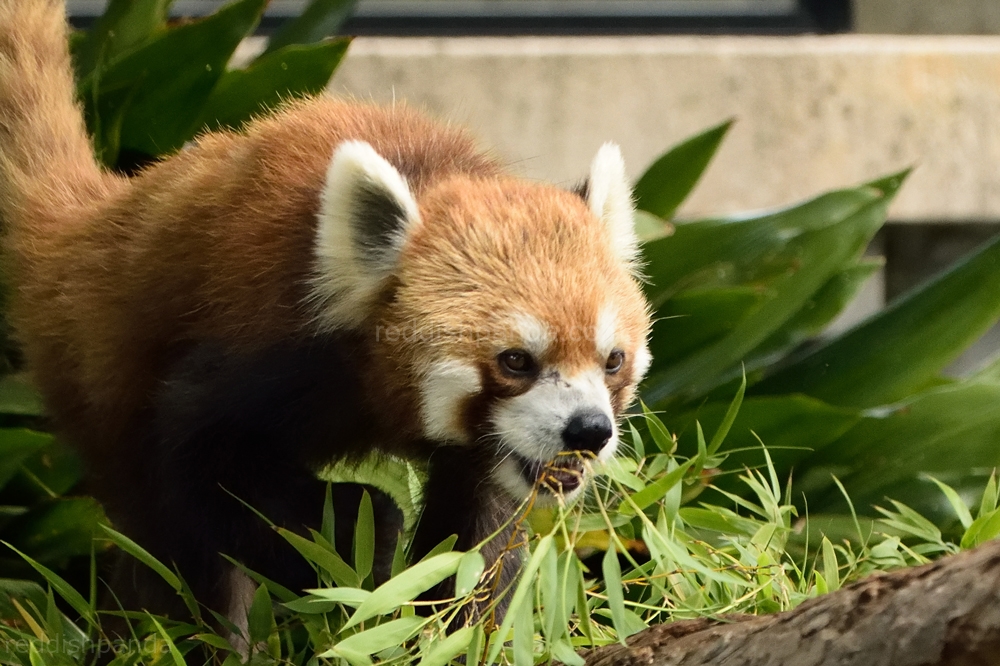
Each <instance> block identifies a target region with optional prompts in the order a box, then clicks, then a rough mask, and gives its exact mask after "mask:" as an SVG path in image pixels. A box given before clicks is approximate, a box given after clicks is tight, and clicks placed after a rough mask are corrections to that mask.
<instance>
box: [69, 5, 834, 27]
mask: <svg viewBox="0 0 1000 666" xmlns="http://www.w3.org/2000/svg"><path fill="white" fill-rule="evenodd" d="M96 4H97V3H96V2H95V1H94V0H69V8H70V14H71V16H72V17H73V22H74V23H75V24H77V25H80V26H85V25H87V24H88V23H90V22H91V21H92V20H93V18H94V14H95V13H96V12H95V9H94V7H95V6H96ZM219 4H220V3H219V2H211V1H206V2H197V1H195V2H192V1H191V0H187V1H185V0H178V1H177V2H175V11H177V12H179V13H186V14H200V13H207V12H209V11H212V10H214V9H215V8H216V7H217V6H218V5H219ZM304 4H305V0H302V1H301V2H296V1H295V0H285V2H276V3H273V4H272V6H271V8H270V9H269V10H268V12H267V13H266V14H265V17H264V21H263V22H262V23H261V32H262V33H265V34H266V33H267V32H269V31H270V30H273V29H274V27H275V26H277V25H279V24H280V23H281V21H282V20H284V19H285V18H287V17H288V16H290V15H293V14H295V13H297V12H298V11H299V10H300V9H301V6H303V5H304ZM713 4H715V3H713V2H712V1H711V0H709V1H707V2H706V1H704V0H702V1H699V0H684V1H682V2H670V1H669V0H667V1H663V0H614V1H613V2H601V1H600V0H464V1H463V0H401V1H396V2H391V3H385V2H383V3H380V4H369V5H365V4H361V6H359V7H358V9H357V11H356V12H355V14H354V16H352V17H351V18H350V19H349V20H348V21H347V23H346V24H345V25H344V27H343V30H342V32H344V33H345V34H353V35H399V36H419V35H442V36H457V35H616V34H617V35H621V34H626V35H635V34H644V35H652V34H800V33H809V32H816V33H834V32H845V31H849V30H851V28H852V24H853V22H852V14H851V0H795V2H789V3H786V4H787V5H788V7H787V8H780V9H777V10H775V9H772V8H768V7H758V8H755V7H752V6H750V5H752V3H747V7H746V8H744V9H740V8H738V7H737V8H736V9H733V8H732V7H727V8H724V9H723V10H722V11H720V9H719V8H718V7H715V8H713V7H712V5H713Z"/></svg>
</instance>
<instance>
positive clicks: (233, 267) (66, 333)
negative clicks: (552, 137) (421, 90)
mask: <svg viewBox="0 0 1000 666" xmlns="http://www.w3.org/2000/svg"><path fill="white" fill-rule="evenodd" d="M349 139H361V140H364V141H367V142H369V143H371V144H372V145H373V146H374V147H375V149H376V150H378V151H379V152H380V153H381V154H382V155H384V156H385V157H386V159H387V160H389V161H390V162H391V163H393V164H394V166H396V167H397V168H398V169H399V171H400V172H401V173H402V174H403V175H404V176H405V177H406V179H407V181H408V182H409V184H410V186H411V187H412V189H413V191H414V193H415V194H416V196H417V197H418V199H419V196H420V193H421V191H423V190H424V189H425V188H426V187H427V186H428V185H429V184H431V183H432V182H433V181H435V180H436V179H438V178H441V177H444V176H447V175H449V174H452V173H456V172H460V173H466V174H471V175H484V176H486V175H492V174H496V173H497V172H498V171H499V167H498V165H497V163H496V162H495V161H494V160H493V159H491V158H489V157H487V156H485V155H484V154H483V153H481V152H480V151H479V150H478V149H477V148H476V146H475V144H474V143H473V142H472V140H471V139H470V138H469V137H468V136H467V135H466V134H464V133H463V132H461V131H458V130H455V129H452V128H449V127H447V126H445V125H442V124H439V123H436V122H434V121H431V120H430V119H428V118H427V117H426V116H424V115H423V114H421V113H419V112H416V111H414V110H413V109H411V108H409V107H406V106H402V105H397V106H394V107H391V108H380V107H376V106H371V105H361V104H354V103H347V102H341V101H335V100H331V99H316V100H310V101H304V102H299V103H296V104H294V105H291V106H290V107H288V108H286V109H285V110H283V111H281V112H279V113H278V114H276V115H274V116H271V117H268V118H265V119H263V120H260V121H258V122H256V123H253V124H252V125H250V126H249V127H248V128H247V129H246V130H245V132H243V133H211V134H206V135H203V136H202V137H200V138H199V139H198V140H197V141H196V143H195V145H193V146H192V147H190V148H189V149H187V150H184V151H182V152H181V153H179V154H178V155H175V156H173V157H171V158H170V159H167V160H165V161H164V162H162V163H159V164H157V165H155V166H153V167H151V168H149V169H148V170H146V171H145V172H143V173H142V174H140V175H139V176H137V177H135V178H134V179H133V180H132V182H131V187H130V189H129V190H128V192H127V194H126V195H125V196H123V197H121V198H119V199H117V200H115V201H112V202H110V203H109V205H107V206H106V207H103V208H102V209H101V210H100V211H99V212H98V213H97V214H96V215H95V216H94V218H93V219H92V220H89V223H88V224H85V225H80V226H79V227H78V228H77V230H76V231H75V232H74V233H73V234H70V235H67V237H66V238H65V241H66V243H68V244H72V245H73V246H74V248H75V249H74V251H73V254H74V255H75V256H76V260H75V261H74V262H73V263H72V265H69V266H66V265H64V266H62V267H61V268H59V270H58V272H56V271H55V268H53V274H52V275H50V278H49V279H50V280H52V287H53V289H54V290H57V291H60V292H61V293H63V294H65V301H64V303H65V304H66V306H67V307H70V308H71V309H72V314H71V316H68V317H67V316H65V313H64V314H63V315H62V316H60V317H59V318H60V319H61V320H62V321H61V322H60V324H59V325H60V326H61V327H62V331H61V332H62V335H60V336H55V337H57V338H61V339H60V340H54V339H52V337H53V336H51V335H49V338H50V339H49V340H48V342H47V343H44V344H47V345H48V347H49V349H50V350H51V349H56V348H58V349H59V350H60V351H61V353H59V354H51V353H37V354H35V356H36V357H37V358H35V359H33V364H34V365H35V370H36V374H38V375H39V379H40V381H41V383H42V385H43V386H47V387H50V390H49V392H51V391H53V390H56V389H55V388H52V387H55V386H63V385H65V384H66V382H67V381H72V382H73V383H74V384H75V385H76V386H77V390H78V391H82V392H83V393H84V394H85V396H86V403H87V407H86V409H85V411H87V412H89V414H88V417H87V418H86V419H85V420H86V422H83V420H81V419H80V417H79V415H78V414H76V413H75V412H79V411H80V410H79V409H77V410H74V411H73V413H70V412H69V411H67V413H66V415H65V416H66V417H67V418H64V419H63V420H64V421H66V420H69V421H71V422H70V423H67V424H66V425H67V426H68V427H69V428H70V429H71V430H84V429H86V430H89V431H91V432H93V431H94V428H95V424H98V430H100V431H101V432H100V434H99V435H97V436H94V437H89V436H88V437H86V439H93V440H94V443H93V444H90V445H89V446H96V447H100V448H104V447H113V446H114V442H115V441H116V440H118V439H119V437H120V436H121V433H122V428H123V427H124V426H125V424H126V423H127V422H128V420H129V419H130V418H132V417H134V415H135V414H136V413H137V411H138V410H139V409H141V407H142V406H143V405H144V404H146V403H148V401H149V398H150V394H151V392H152V391H153V390H155V386H156V382H157V379H158V378H160V377H161V376H162V373H163V371H164V369H165V365H167V364H169V363H170V361H171V359H172V358H174V356H175V355H176V354H179V353H183V351H184V350H185V349H186V348H187V346H189V345H190V344H193V343H197V342H199V341H204V340H212V341H218V342H221V343H223V344H224V345H225V346H227V347H230V348H233V349H237V350H239V349H245V350H247V351H251V350H254V349H259V348H261V347H264V346H266V345H268V344H272V343H274V342H276V341H278V340H282V339H288V338H294V337H296V336H303V335H307V334H308V333H309V322H310V321H311V320H312V318H313V316H314V314H315V313H313V312H311V311H310V307H309V305H308V303H307V297H308V281H309V279H310V277H311V270H312V248H313V243H314V237H315V226H316V222H315V220H316V214H317V212H318V209H319V204H320V192H321V189H322V186H323V183H324V179H325V176H326V170H327V165H328V163H329V161H330V158H331V156H332V154H333V150H334V148H335V146H336V145H338V144H339V143H341V142H343V141H345V140H349ZM67 321H68V322H69V325H67ZM49 323H54V322H49ZM40 324H41V325H42V326H45V325H46V323H45V322H40ZM36 347H37V345H36ZM69 368H74V369H75V372H72V373H67V369H69ZM68 374H73V375H75V377H69V376H67V375H68ZM65 404H69V403H65ZM64 409H68V408H65V407H64ZM74 420H77V421H80V422H79V423H72V421H74ZM83 444H84V446H88V444H87V443H86V442H84V443H83Z"/></svg>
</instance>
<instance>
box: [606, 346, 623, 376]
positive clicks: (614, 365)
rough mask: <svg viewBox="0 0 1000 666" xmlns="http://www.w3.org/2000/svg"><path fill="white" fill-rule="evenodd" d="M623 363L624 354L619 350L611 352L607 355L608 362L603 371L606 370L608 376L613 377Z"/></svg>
mask: <svg viewBox="0 0 1000 666" xmlns="http://www.w3.org/2000/svg"><path fill="white" fill-rule="evenodd" d="M624 363H625V352H623V351H622V350H621V349H615V350H612V352H611V353H610V354H608V362H607V363H606V364H605V366H604V369H605V370H607V372H608V374H609V375H613V374H615V373H616V372H618V371H619V370H621V369H622V365H623V364H624Z"/></svg>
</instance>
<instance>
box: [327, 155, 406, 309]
mask: <svg viewBox="0 0 1000 666" xmlns="http://www.w3.org/2000/svg"><path fill="white" fill-rule="evenodd" d="M320 197H321V198H320V211H319V220H318V225H317V228H316V245H315V248H314V255H315V258H316V264H315V275H314V278H313V285H312V287H313V293H312V296H313V299H314V300H315V301H316V304H317V306H318V308H319V312H318V314H319V318H320V322H321V326H322V327H323V328H325V329H338V328H350V327H351V326H352V325H356V324H359V323H361V322H362V321H364V320H365V318H366V317H367V315H368V314H369V312H370V310H371V306H372V305H373V303H374V302H375V299H376V298H378V295H379V293H380V291H381V289H382V287H383V286H384V285H385V282H386V280H387V279H388V278H389V276H390V275H392V273H393V271H394V270H395V268H396V262H397V260H398V258H399V253H400V250H401V249H402V247H403V244H404V243H405V241H406V238H407V236H408V235H409V233H410V232H411V231H412V230H413V229H414V227H415V226H416V225H417V224H419V223H420V214H419V212H418V209H417V202H416V200H415V199H414V198H413V194H412V193H411V192H410V188H409V187H408V186H407V184H406V180H405V179H404V178H403V176H402V175H401V174H400V173H399V171H397V170H396V169H395V167H393V166H392V165H391V164H389V162H388V161H386V159H385V158H384V157H382V156H381V155H379V154H378V153H377V152H375V149H374V148H372V147H371V145H369V144H368V143H365V142H363V141H348V142H346V143H343V144H341V145H340V146H339V147H338V148H337V150H336V151H335V152H334V154H333V159H332V160H331V161H330V166H329V168H328V170H327V174H326V184H325V185H324V187H323V192H322V194H321V195H320Z"/></svg>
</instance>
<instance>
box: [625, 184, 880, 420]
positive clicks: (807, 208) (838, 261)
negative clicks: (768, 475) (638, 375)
mask: <svg viewBox="0 0 1000 666" xmlns="http://www.w3.org/2000/svg"><path fill="white" fill-rule="evenodd" d="M835 194H839V195H842V196H835V195H828V196H827V197H822V198H820V199H817V200H816V201H813V202H810V203H808V204H805V205H803V206H801V207H799V208H798V209H797V210H794V211H785V212H783V213H781V214H778V215H775V216H773V217H772V219H770V220H767V224H766V225H763V228H761V229H756V231H763V232H765V235H766V236H770V235H771V234H774V236H775V237H776V238H780V237H781V229H780V227H781V225H779V224H778V223H777V221H776V218H780V217H785V218H788V219H786V220H785V222H784V223H782V224H788V223H789V220H791V219H794V220H795V221H796V224H795V225H794V227H793V228H795V229H797V230H796V231H794V232H792V233H791V235H790V237H789V238H787V239H785V240H784V241H783V243H782V244H781V245H780V251H781V252H783V253H787V254H790V255H791V256H792V257H793V258H794V261H793V262H792V264H791V268H784V269H782V272H781V273H780V274H778V275H777V276H774V277H770V278H768V279H769V282H768V285H769V293H770V294H771V297H770V298H768V299H767V300H765V301H764V302H763V303H762V304H761V305H760V306H759V307H757V308H756V309H755V310H753V312H751V313H749V314H748V315H747V316H745V317H744V318H743V319H742V320H740V321H739V322H738V323H737V325H736V326H735V327H734V328H733V329H732V330H730V331H729V332H728V334H727V335H726V336H725V337H724V338H722V339H721V340H719V341H717V342H715V343H714V344H711V345H709V346H707V347H704V348H702V349H699V350H698V351H696V352H695V353H693V354H691V355H689V356H687V357H685V358H683V359H681V360H679V361H678V362H677V363H674V364H671V365H670V366H669V367H667V368H662V369H660V370H659V371H654V372H653V374H652V376H651V377H650V379H649V380H647V383H646V389H645V391H644V392H643V399H644V400H646V401H647V402H649V403H651V404H660V403H661V402H662V401H665V400H666V399H668V398H671V397H673V396H689V397H694V396H697V395H702V394H703V393H705V392H707V391H709V390H711V389H712V388H714V387H715V386H717V385H718V384H719V383H721V382H722V381H725V380H727V379H728V377H727V376H726V374H725V373H726V372H727V371H730V370H731V369H732V368H735V367H738V365H739V363H740V361H741V360H742V359H744V358H745V357H746V356H747V355H748V354H749V353H750V352H752V350H753V349H755V348H756V347H758V346H759V345H760V344H761V343H762V342H764V341H765V340H766V339H767V338H768V337H770V336H771V335H772V334H773V333H774V332H775V331H776V330H778V329H780V328H781V327H782V326H783V325H784V324H785V322H787V321H788V320H789V319H791V318H792V317H793V316H795V314H797V313H798V312H799V311H800V310H801V309H802V308H803V306H804V305H805V303H806V302H807V301H808V300H809V298H810V297H811V296H812V295H813V294H815V293H816V292H817V291H818V290H819V289H820V288H821V287H822V286H823V285H824V284H825V283H826V282H827V281H828V280H829V279H830V278H831V277H832V276H833V275H835V274H837V273H838V272H840V271H841V270H842V269H843V266H844V265H845V264H847V263H848V262H851V261H853V260H854V259H855V257H856V256H857V255H859V254H860V252H861V251H862V250H863V249H864V247H865V245H867V243H868V241H869V239H870V238H871V236H872V235H873V234H874V233H875V231H877V230H878V228H879V227H880V226H881V224H882V222H883V221H884V219H885V210H886V206H887V205H888V201H889V200H888V198H884V197H877V196H876V195H875V193H874V191H873V190H870V189H858V190H853V191H849V192H842V193H835ZM823 201H825V202H827V203H826V205H823V206H821V205H820V203H822V202H823ZM806 215H810V216H812V215H816V216H820V217H823V216H829V217H830V218H831V219H830V220H829V222H830V223H829V224H826V225H822V226H820V225H817V224H816V222H815V220H813V221H812V222H809V221H808V220H806V219H805V216H806ZM758 222H759V220H758ZM809 224H812V225H816V226H819V228H817V229H815V230H808V229H807V226H806V225H809ZM686 226H687V225H682V226H681V227H678V229H677V233H676V234H675V236H674V237H673V238H670V239H666V241H674V240H676V239H678V238H681V237H682V231H683V230H684V229H685V228H686ZM723 226H724V225H723ZM731 227H740V228H741V229H742V231H743V232H744V233H742V234H739V235H737V236H736V237H737V238H742V241H743V244H744V245H746V244H748V243H750V242H751V240H752V238H751V237H752V233H751V232H753V231H755V229H754V227H747V226H745V225H739V224H732V225H731ZM748 234H750V235H748ZM718 240H720V241H721V240H723V239H722V238H721V237H720V238H719V239H718ZM666 241H665V242H666ZM704 247H715V246H714V245H712V244H711V242H710V243H709V244H708V245H703V246H702V250H703V248H704ZM745 249H746V248H744V251H745ZM674 251H675V252H676V248H675V250H674ZM690 251H696V250H694V248H691V249H690ZM726 251H728V250H726ZM660 260H662V257H661V259H660ZM682 261H683V260H682ZM781 263H784V260H782V262H781Z"/></svg>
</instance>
